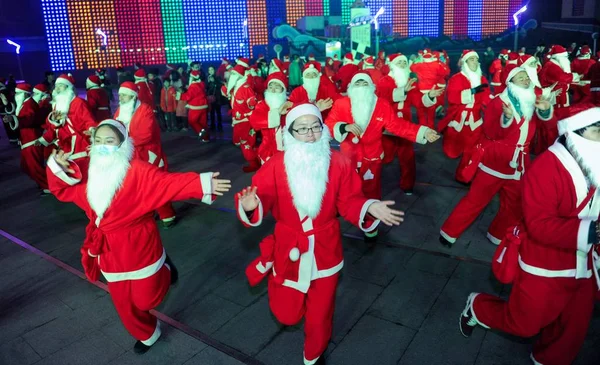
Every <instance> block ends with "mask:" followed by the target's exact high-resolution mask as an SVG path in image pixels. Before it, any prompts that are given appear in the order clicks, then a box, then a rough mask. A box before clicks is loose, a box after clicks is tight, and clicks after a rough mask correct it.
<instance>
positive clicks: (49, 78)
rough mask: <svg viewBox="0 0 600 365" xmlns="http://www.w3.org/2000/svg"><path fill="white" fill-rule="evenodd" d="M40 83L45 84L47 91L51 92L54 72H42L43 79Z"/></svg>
mask: <svg viewBox="0 0 600 365" xmlns="http://www.w3.org/2000/svg"><path fill="white" fill-rule="evenodd" d="M42 84H44V85H46V87H47V88H48V92H49V93H50V94H52V90H54V72H52V71H46V72H44V81H42Z"/></svg>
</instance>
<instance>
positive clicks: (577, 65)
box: [571, 46, 596, 104]
mask: <svg viewBox="0 0 600 365" xmlns="http://www.w3.org/2000/svg"><path fill="white" fill-rule="evenodd" d="M595 63H596V60H594V59H592V50H591V49H590V47H589V46H582V47H581V48H580V49H579V52H578V55H577V58H576V59H574V60H573V62H571V71H572V72H573V73H576V74H578V75H580V76H581V78H580V80H579V82H574V83H573V84H572V85H571V88H572V89H573V103H574V104H575V103H579V102H589V101H590V78H589V75H588V72H589V70H590V68H591V67H592V66H593V65H594V64H595Z"/></svg>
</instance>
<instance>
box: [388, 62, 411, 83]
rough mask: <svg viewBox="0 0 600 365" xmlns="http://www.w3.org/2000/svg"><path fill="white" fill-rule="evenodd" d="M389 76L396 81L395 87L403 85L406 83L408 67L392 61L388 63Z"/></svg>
mask: <svg viewBox="0 0 600 365" xmlns="http://www.w3.org/2000/svg"><path fill="white" fill-rule="evenodd" d="M390 76H392V78H393V79H394V81H395V82H396V87H404V86H406V84H407V83H408V77H409V76H410V70H409V69H408V67H406V68H402V67H400V66H398V65H396V64H394V63H392V64H391V65H390Z"/></svg>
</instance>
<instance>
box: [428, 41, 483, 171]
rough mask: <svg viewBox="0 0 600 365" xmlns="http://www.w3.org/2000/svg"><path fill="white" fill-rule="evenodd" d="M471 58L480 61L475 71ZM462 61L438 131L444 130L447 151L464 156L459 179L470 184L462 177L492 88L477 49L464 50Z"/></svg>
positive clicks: (459, 166) (450, 90) (450, 86)
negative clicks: (484, 73) (484, 74)
mask: <svg viewBox="0 0 600 365" xmlns="http://www.w3.org/2000/svg"><path fill="white" fill-rule="evenodd" d="M473 59H475V60H473ZM468 60H470V62H476V63H477V69H476V70H475V71H473V70H472V69H471V66H469V64H468V62H467V61H468ZM460 63H461V66H460V67H461V71H460V72H459V73H457V74H455V75H454V76H452V77H451V78H450V80H449V82H448V113H447V115H446V117H445V118H444V119H443V120H441V121H440V123H439V125H438V130H439V131H440V132H443V133H444V142H443V150H444V154H445V155H446V156H447V157H449V158H453V159H454V158H458V157H460V156H461V155H462V159H461V161H460V163H459V165H458V168H457V169H456V179H457V180H458V181H460V182H462V183H467V181H461V178H460V176H461V175H462V169H464V168H465V167H466V166H467V165H468V163H469V161H470V159H471V153H472V151H473V149H474V147H475V144H476V143H477V141H479V138H480V137H481V134H482V130H481V128H480V127H481V125H482V124H483V118H482V109H483V108H484V107H485V106H486V105H487V104H488V102H489V101H490V89H489V86H488V81H487V79H486V78H485V76H483V75H482V72H481V66H480V64H479V56H478V55H477V52H475V51H472V50H464V51H463V53H462V55H461V58H460Z"/></svg>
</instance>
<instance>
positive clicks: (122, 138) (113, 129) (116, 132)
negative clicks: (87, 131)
mask: <svg viewBox="0 0 600 365" xmlns="http://www.w3.org/2000/svg"><path fill="white" fill-rule="evenodd" d="M104 127H108V128H110V129H111V130H112V131H113V132H115V134H116V135H117V137H119V143H123V141H125V136H124V135H123V133H121V131H120V130H118V129H117V127H115V126H113V125H110V124H103V125H101V126H100V127H98V128H96V131H95V132H94V137H96V132H97V131H98V130H99V129H100V128H104Z"/></svg>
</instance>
